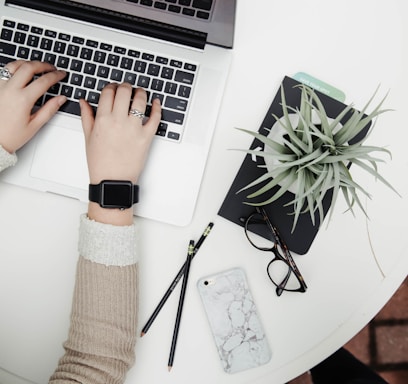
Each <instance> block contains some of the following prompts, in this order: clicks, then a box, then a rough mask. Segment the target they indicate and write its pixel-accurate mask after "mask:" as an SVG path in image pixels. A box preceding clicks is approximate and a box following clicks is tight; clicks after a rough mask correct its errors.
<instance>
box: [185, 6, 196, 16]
mask: <svg viewBox="0 0 408 384" xmlns="http://www.w3.org/2000/svg"><path fill="white" fill-rule="evenodd" d="M182 14H183V15H185V16H191V17H194V15H195V10H194V9H191V8H183V11H182Z"/></svg>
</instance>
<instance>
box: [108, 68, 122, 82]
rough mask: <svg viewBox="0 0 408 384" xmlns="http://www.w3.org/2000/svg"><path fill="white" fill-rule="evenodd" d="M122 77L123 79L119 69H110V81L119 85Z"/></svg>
mask: <svg viewBox="0 0 408 384" xmlns="http://www.w3.org/2000/svg"><path fill="white" fill-rule="evenodd" d="M122 77H123V71H121V70H120V69H112V72H111V76H110V79H111V80H112V81H116V82H118V83H121V82H122Z"/></svg>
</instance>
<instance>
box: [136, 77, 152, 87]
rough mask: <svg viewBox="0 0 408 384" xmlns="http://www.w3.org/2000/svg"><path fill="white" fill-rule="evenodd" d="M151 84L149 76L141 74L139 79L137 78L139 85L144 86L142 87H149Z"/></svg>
mask: <svg viewBox="0 0 408 384" xmlns="http://www.w3.org/2000/svg"><path fill="white" fill-rule="evenodd" d="M149 84H150V77H148V76H143V75H142V76H139V79H138V80H137V86H138V87H142V88H149Z"/></svg>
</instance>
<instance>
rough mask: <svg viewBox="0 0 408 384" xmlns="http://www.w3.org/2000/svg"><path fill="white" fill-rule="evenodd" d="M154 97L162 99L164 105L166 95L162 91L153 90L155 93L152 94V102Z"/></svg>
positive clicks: (161, 102)
mask: <svg viewBox="0 0 408 384" xmlns="http://www.w3.org/2000/svg"><path fill="white" fill-rule="evenodd" d="M154 99H159V100H160V104H161V105H163V101H164V95H163V94H162V93H156V92H153V94H152V102H153V100H154Z"/></svg>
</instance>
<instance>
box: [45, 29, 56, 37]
mask: <svg viewBox="0 0 408 384" xmlns="http://www.w3.org/2000/svg"><path fill="white" fill-rule="evenodd" d="M45 36H47V37H53V38H55V37H57V32H55V31H50V30H49V29H47V30H46V31H45Z"/></svg>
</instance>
